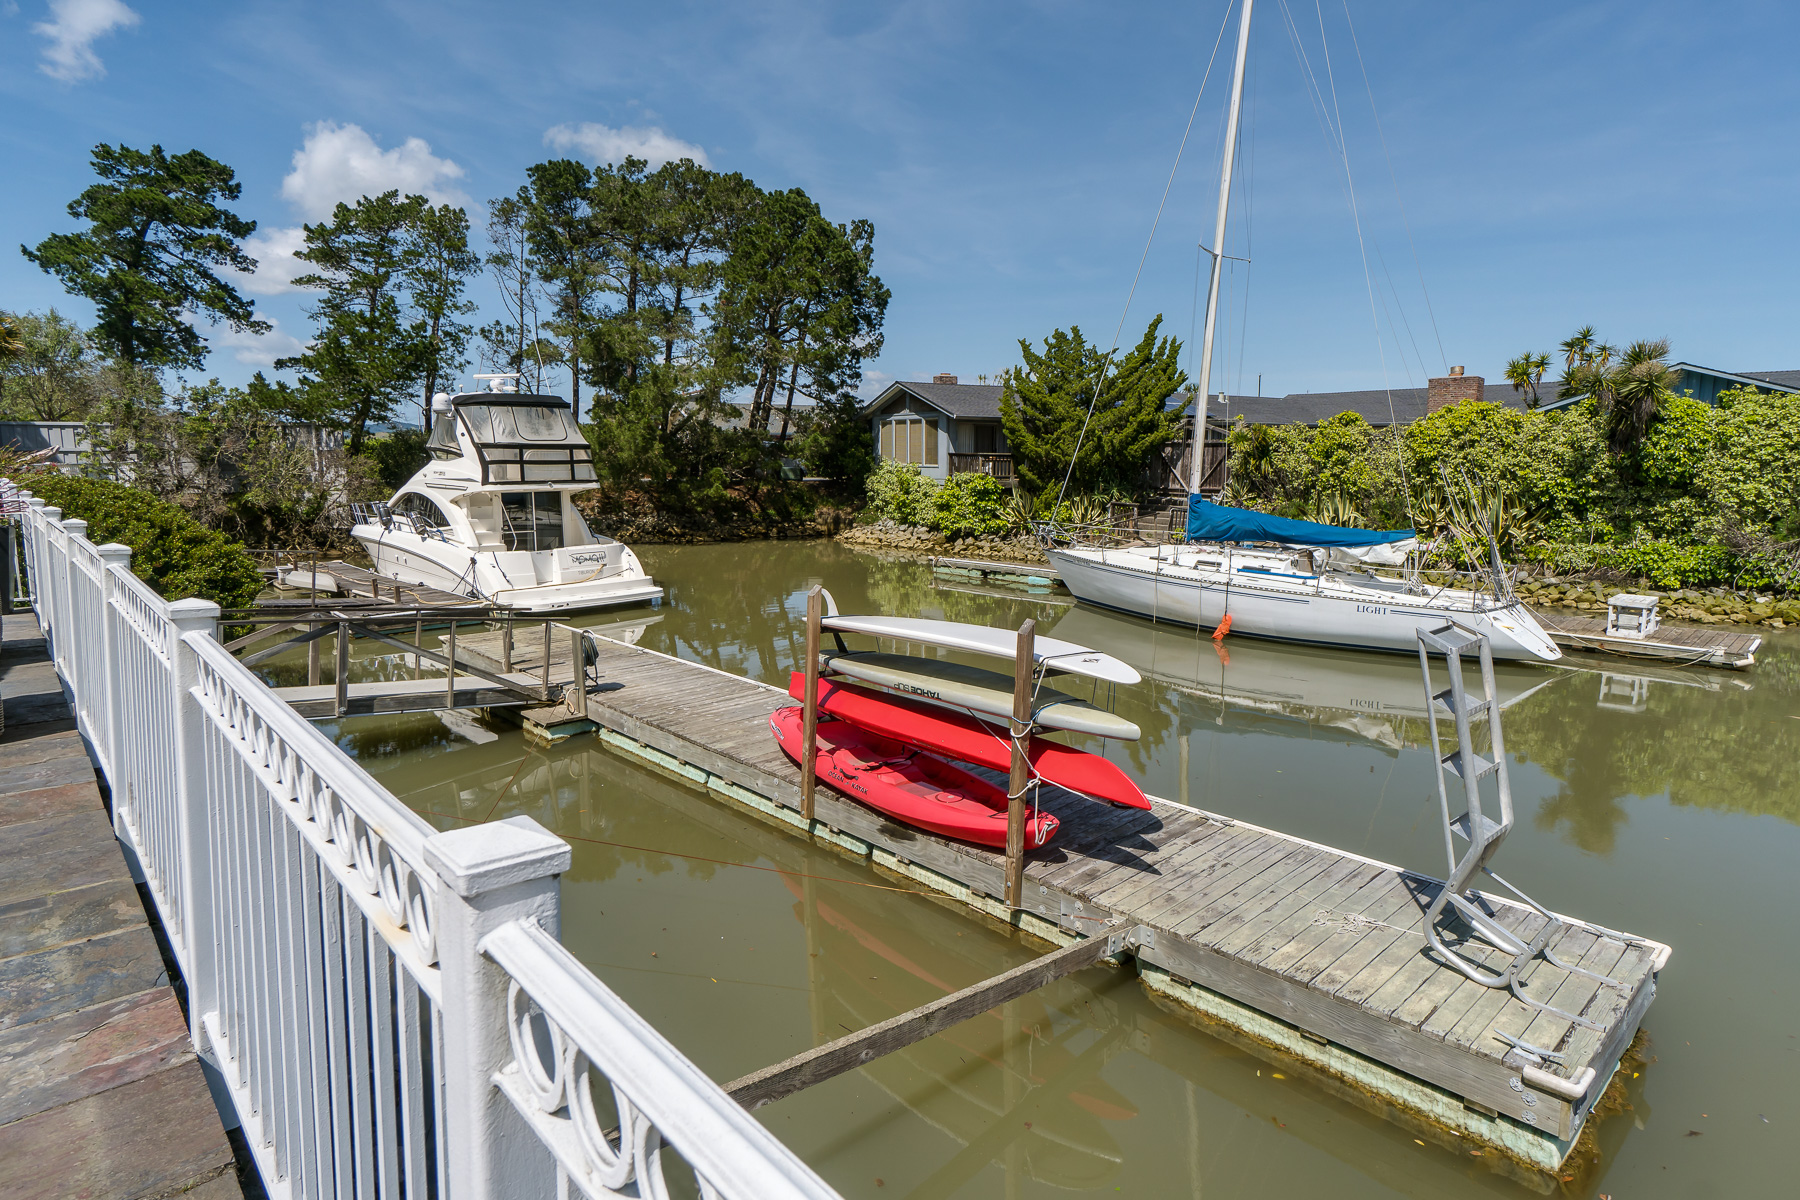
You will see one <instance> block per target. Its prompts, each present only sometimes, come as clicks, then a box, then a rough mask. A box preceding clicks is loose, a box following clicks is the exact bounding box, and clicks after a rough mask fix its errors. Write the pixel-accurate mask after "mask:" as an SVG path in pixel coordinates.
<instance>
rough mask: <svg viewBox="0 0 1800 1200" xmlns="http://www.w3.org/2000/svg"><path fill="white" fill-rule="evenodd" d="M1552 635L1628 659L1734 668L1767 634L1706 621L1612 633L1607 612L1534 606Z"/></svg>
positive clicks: (1751, 658) (1570, 645) (1570, 646)
mask: <svg viewBox="0 0 1800 1200" xmlns="http://www.w3.org/2000/svg"><path fill="white" fill-rule="evenodd" d="M1531 615H1532V616H1534V617H1536V618H1537V620H1538V624H1540V625H1542V626H1543V627H1544V632H1545V633H1548V634H1549V635H1550V639H1551V640H1552V641H1554V642H1555V643H1556V644H1557V645H1558V646H1560V647H1562V648H1563V649H1564V650H1591V651H1596V652H1599V653H1602V654H1620V655H1624V656H1625V657H1627V658H1654V659H1660V660H1661V661H1663V662H1673V663H1678V664H1682V665H1687V666H1708V667H1733V668H1737V669H1739V670H1741V669H1743V668H1745V667H1748V666H1752V665H1753V664H1754V663H1755V662H1756V652H1757V650H1758V649H1760V648H1761V646H1762V635H1761V634H1759V633H1743V632H1741V631H1739V630H1736V629H1712V628H1709V627H1707V626H1704V625H1659V626H1657V628H1656V629H1655V630H1654V631H1652V632H1651V633H1650V634H1649V635H1648V636H1647V637H1641V638H1623V637H1608V636H1607V633H1606V619H1605V618H1604V617H1579V616H1575V615H1574V614H1572V613H1569V612H1566V611H1565V612H1546V611H1545V610H1543V609H1541V608H1534V609H1532V610H1531Z"/></svg>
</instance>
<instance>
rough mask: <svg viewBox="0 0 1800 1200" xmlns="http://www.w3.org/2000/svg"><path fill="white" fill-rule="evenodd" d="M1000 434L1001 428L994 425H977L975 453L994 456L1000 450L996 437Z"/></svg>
mask: <svg viewBox="0 0 1800 1200" xmlns="http://www.w3.org/2000/svg"><path fill="white" fill-rule="evenodd" d="M999 432H1000V430H999V428H998V427H997V426H994V425H988V424H985V423H983V424H981V425H977V426H976V427H975V453H977V454H992V453H994V452H995V451H997V450H998V449H1000V446H999V440H998V438H997V436H996V435H997V434H998V433H999Z"/></svg>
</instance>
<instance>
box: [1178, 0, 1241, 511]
mask: <svg viewBox="0 0 1800 1200" xmlns="http://www.w3.org/2000/svg"><path fill="white" fill-rule="evenodd" d="M1253 7H1255V0H1244V11H1243V14H1242V15H1241V16H1240V17H1239V18H1238V39H1237V69H1236V71H1235V72H1234V73H1233V75H1232V79H1231V115H1230V117H1229V118H1228V119H1227V120H1226V123H1225V161H1224V162H1223V163H1222V164H1221V165H1220V167H1219V219H1218V221H1217V223H1216V224H1215V225H1214V226H1213V244H1212V250H1211V254H1212V280H1211V282H1210V283H1209V284H1208V286H1207V289H1206V333H1205V335H1204V337H1203V339H1202V340H1201V342H1200V395H1199V397H1198V401H1199V402H1198V403H1197V404H1195V405H1194V460H1193V467H1192V471H1193V480H1194V490H1195V491H1196V492H1197V491H1199V490H1200V480H1201V478H1202V476H1201V471H1202V470H1203V469H1204V466H1205V462H1206V404H1207V400H1208V398H1209V397H1210V395H1211V392H1212V360H1213V332H1214V331H1215V330H1216V329H1217V327H1218V323H1219V269H1220V268H1221V267H1222V266H1224V264H1225V217H1226V214H1227V212H1228V211H1229V209H1230V206H1231V166H1232V162H1233V160H1235V159H1236V158H1237V143H1238V112H1239V110H1240V109H1241V108H1242V107H1243V104H1244V61H1245V59H1246V58H1248V56H1249V51H1250V10H1251V9H1252V8H1253ZM1202 249H1204V247H1202Z"/></svg>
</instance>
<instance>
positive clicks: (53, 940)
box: [0, 613, 242, 1200]
mask: <svg viewBox="0 0 1800 1200" xmlns="http://www.w3.org/2000/svg"><path fill="white" fill-rule="evenodd" d="M4 639H5V640H4V643H3V644H0V703H3V704H4V706H5V721H6V725H5V732H4V735H3V736H0V1064H4V1065H3V1067H0V1196H4V1197H6V1198H7V1200H15V1198H17V1200H23V1198H26V1197H44V1198H46V1200H47V1198H50V1197H62V1196H92V1197H96V1198H104V1197H117V1198H120V1200H125V1198H128V1197H142V1196H171V1195H176V1194H180V1195H184V1196H191V1197H195V1198H196V1200H225V1198H226V1197H237V1196H240V1195H242V1192H241V1191H240V1189H239V1184H238V1174H237V1169H236V1159H235V1156H234V1155H233V1153H232V1148H231V1143H230V1140H229V1139H228V1137H227V1135H226V1133H225V1129H224V1126H223V1125H222V1124H221V1122H220V1119H219V1112H218V1109H217V1108H216V1107H214V1104H213V1099H212V1094H211V1092H210V1091H209V1090H208V1088H207V1084H206V1079H205V1076H204V1075H203V1074H202V1068H201V1066H200V1063H199V1061H198V1060H197V1059H196V1058H195V1056H194V1051H193V1046H192V1045H191V1044H190V1042H189V1040H188V1027H187V1017H186V1015H185V1013H184V1011H183V1008H182V1002H181V1000H180V999H179V998H178V997H177V995H176V993H175V990H174V989H173V988H172V987H171V986H170V977H169V967H168V965H167V960H166V959H165V957H164V955H163V953H162V952H161V950H160V949H159V947H158V938H157V936H156V934H155V932H153V930H152V928H151V926H150V924H149V923H148V922H147V921H146V919H145V915H144V914H145V906H144V904H143V903H142V901H141V899H140V893H139V891H138V888H137V886H136V885H135V884H134V883H133V882H132V872H131V869H130V867H129V866H128V865H127V863H126V860H125V856H124V855H123V854H122V853H121V851H120V847H119V843H118V842H117V841H116V840H115V839H114V836H113V829H112V824H111V821H110V820H109V818H108V817H107V813H106V807H105V804H104V802H103V801H102V798H101V794H100V788H99V785H98V783H97V781H96V776H95V771H94V767H93V764H92V763H91V762H90V761H89V759H88V756H87V750H86V748H85V746H84V745H83V743H82V740H81V735H80V734H79V733H78V732H76V730H75V722H74V721H73V720H72V719H71V718H70V716H69V709H68V705H67V704H66V703H65V701H64V699H63V692H62V686H61V683H60V681H59V680H58V679H57V676H56V672H55V669H54V668H53V667H52V666H51V665H50V663H49V662H48V661H47V660H46V658H45V656H44V643H43V638H42V637H41V636H40V635H39V633H38V631H37V625H36V622H35V620H34V619H33V618H32V616H31V615H30V614H29V613H24V614H20V615H16V616H8V617H6V618H5V634H4Z"/></svg>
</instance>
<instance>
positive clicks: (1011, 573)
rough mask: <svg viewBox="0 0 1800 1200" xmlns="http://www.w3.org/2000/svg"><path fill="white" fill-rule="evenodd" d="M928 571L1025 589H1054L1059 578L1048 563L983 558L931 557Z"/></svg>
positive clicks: (1059, 582) (1058, 583) (1060, 577)
mask: <svg viewBox="0 0 1800 1200" xmlns="http://www.w3.org/2000/svg"><path fill="white" fill-rule="evenodd" d="M930 561H931V569H932V570H933V571H936V572H938V573H939V574H941V575H962V576H965V577H968V578H971V579H977V580H981V581H983V582H990V583H1010V584H1015V585H1022V586H1026V587H1040V588H1047V587H1055V586H1058V585H1060V584H1061V583H1062V576H1061V575H1059V574H1058V573H1057V570H1056V568H1055V567H1053V566H1051V565H1050V564H1049V563H1016V562H992V561H989V560H988V559H983V558H943V557H934V558H932V559H931V560H930Z"/></svg>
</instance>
